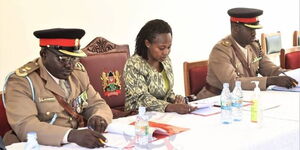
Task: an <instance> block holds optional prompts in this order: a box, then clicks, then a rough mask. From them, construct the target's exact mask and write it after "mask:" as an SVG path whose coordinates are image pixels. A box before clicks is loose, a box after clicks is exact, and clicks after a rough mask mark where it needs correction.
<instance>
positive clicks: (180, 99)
mask: <svg viewBox="0 0 300 150" xmlns="http://www.w3.org/2000/svg"><path fill="white" fill-rule="evenodd" d="M174 104H185V99H184V97H183V96H181V95H176V96H175V101H174Z"/></svg>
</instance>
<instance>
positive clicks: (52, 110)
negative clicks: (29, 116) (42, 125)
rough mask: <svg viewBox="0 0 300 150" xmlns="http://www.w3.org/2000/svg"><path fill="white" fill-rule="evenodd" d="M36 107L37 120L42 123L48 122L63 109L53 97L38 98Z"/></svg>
mask: <svg viewBox="0 0 300 150" xmlns="http://www.w3.org/2000/svg"><path fill="white" fill-rule="evenodd" d="M36 105H37V108H38V118H39V120H40V121H44V122H48V121H50V120H51V119H52V118H53V117H54V116H55V115H58V114H59V113H61V112H62V111H63V108H62V107H61V106H60V104H59V103H58V102H57V100H56V99H55V98H54V97H44V98H39V99H38V101H37V102H36Z"/></svg>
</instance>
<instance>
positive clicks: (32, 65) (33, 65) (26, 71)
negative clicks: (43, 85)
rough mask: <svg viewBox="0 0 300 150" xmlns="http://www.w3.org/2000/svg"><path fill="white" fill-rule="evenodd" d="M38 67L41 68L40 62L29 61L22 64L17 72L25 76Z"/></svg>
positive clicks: (20, 75) (18, 74)
mask: <svg viewBox="0 0 300 150" xmlns="http://www.w3.org/2000/svg"><path fill="white" fill-rule="evenodd" d="M38 68H39V65H38V63H37V62H34V61H33V62H29V63H27V64H26V65H24V66H22V67H21V68H19V69H17V70H16V71H15V72H16V75H17V76H19V77H25V76H27V75H28V74H30V73H31V72H33V71H35V70H36V69H38Z"/></svg>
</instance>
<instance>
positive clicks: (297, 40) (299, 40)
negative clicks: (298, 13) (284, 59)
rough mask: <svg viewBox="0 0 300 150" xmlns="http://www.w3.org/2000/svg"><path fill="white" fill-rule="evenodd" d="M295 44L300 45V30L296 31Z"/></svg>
mask: <svg viewBox="0 0 300 150" xmlns="http://www.w3.org/2000/svg"><path fill="white" fill-rule="evenodd" d="M293 46H300V31H294V34H293Z"/></svg>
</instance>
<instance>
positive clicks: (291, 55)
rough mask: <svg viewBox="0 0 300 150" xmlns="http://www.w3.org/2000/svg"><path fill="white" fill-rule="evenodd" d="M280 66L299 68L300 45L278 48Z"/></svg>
mask: <svg viewBox="0 0 300 150" xmlns="http://www.w3.org/2000/svg"><path fill="white" fill-rule="evenodd" d="M280 67H281V68H284V69H296V68H300V47H293V48H290V49H287V50H285V49H281V50H280Z"/></svg>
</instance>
